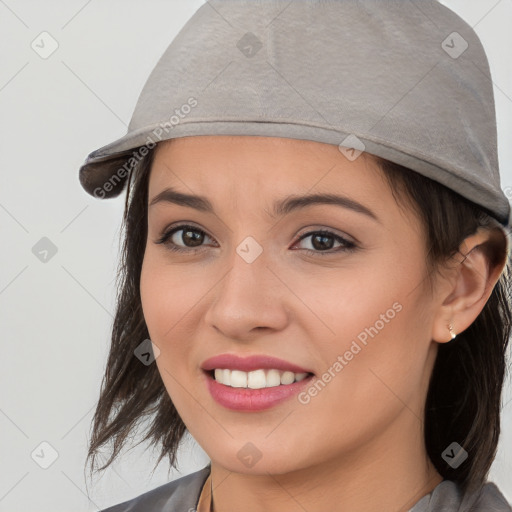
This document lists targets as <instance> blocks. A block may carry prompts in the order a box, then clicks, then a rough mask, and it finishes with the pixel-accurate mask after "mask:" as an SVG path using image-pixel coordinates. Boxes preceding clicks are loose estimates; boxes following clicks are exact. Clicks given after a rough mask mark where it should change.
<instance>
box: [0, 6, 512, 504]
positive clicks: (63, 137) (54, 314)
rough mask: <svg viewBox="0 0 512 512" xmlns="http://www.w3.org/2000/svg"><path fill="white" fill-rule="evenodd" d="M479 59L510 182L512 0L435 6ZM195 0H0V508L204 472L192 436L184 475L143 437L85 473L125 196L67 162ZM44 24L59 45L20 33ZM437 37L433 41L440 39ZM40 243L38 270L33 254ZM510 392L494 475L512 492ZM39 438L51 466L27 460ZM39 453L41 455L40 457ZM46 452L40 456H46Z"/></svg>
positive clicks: (80, 499)
mask: <svg viewBox="0 0 512 512" xmlns="http://www.w3.org/2000/svg"><path fill="white" fill-rule="evenodd" d="M443 3H445V4H446V5H448V6H449V7H451V8H452V9H453V10H455V11H456V12H457V13H459V14H460V15H461V16H462V17H463V18H464V19H465V20H466V21H467V22H468V23H470V24H471V25H472V26H474V27H475V30H476V31H477V33H478V35H479V36H480V37H481V39H482V42H483V44H484V47H485V48H486V51H487V52H488V56H489V60H490V64H491V70H492V73H493V81H494V83H495V95H496V106H497V116H498V128H499V157H500V165H501V173H502V187H503V188H505V187H507V186H510V185H512V144H511V143H510V141H511V140H512V99H511V98H512V72H511V71H512V66H511V62H512V61H511V59H510V54H511V49H512V33H511V31H510V26H511V22H512V0H500V1H497V0H471V1H468V0H446V1H444V2H443ZM202 4H203V0H193V1H191V0H165V1H164V0H159V1H157V0H151V1H147V2H142V1H138V2H136V1H134V0H131V1H128V0H109V1H103V2H100V1H99V0H89V1H86V0H68V1H66V2H64V1H60V2H58V1H55V0H53V1H49V0H47V1H45V2H37V1H29V0H0V56H1V60H0V62H1V66H0V119H1V127H0V130H1V131H0V141H1V143H0V144H1V151H0V176H1V187H0V232H1V234H2V244H1V248H2V250H1V251H0V315H1V322H0V329H1V331H0V332H1V334H0V336H1V343H2V354H3V357H2V359H1V362H0V365H1V366H0V371H1V388H2V393H1V399H0V431H1V436H0V443H1V444H0V449H1V458H0V464H1V474H2V478H1V480H0V512H3V511H9V512H16V511H24V512H26V511H30V510H38V511H39V512H46V511H50V510H51V511H52V512H60V511H69V510H75V511H80V510H83V511H86V510H98V509H101V508H105V507H106V506H108V505H111V504H114V503H119V502H121V501H124V500H126V499H128V498H131V497H133V496H135V495H138V494H140V493H142V492H145V491H147V490H149V489H151V488H153V487H156V486H158V485H160V484H162V483H165V482H167V481H168V480H169V479H174V478H177V477H178V476H181V475H183V474H188V473H190V472H192V471H195V470H197V469H200V468H202V467H204V465H205V464H206V463H207V462H208V458H207V457H206V455H205V454H204V452H203V451H202V449H201V448H200V447H199V446H198V445H197V444H196V443H195V442H194V441H193V440H189V441H188V442H187V443H186V444H185V445H184V446H183V449H182V451H181V456H180V458H179V460H180V473H178V472H175V471H172V472H171V474H170V476H169V477H168V474H167V468H166V467H165V464H161V465H160V466H159V468H158V469H157V470H156V471H155V473H154V474H153V475H151V470H152V468H153V465H154V462H155V460H156V455H157V454H156V452H151V451H149V450H147V449H146V448H145V447H144V445H142V446H141V447H139V448H137V449H135V450H133V451H130V452H127V453H126V452H125V456H124V457H123V458H122V459H121V460H120V461H119V462H118V463H116V464H115V465H114V466H113V467H112V468H111V469H109V470H107V471H106V472H105V473H104V474H103V476H102V477H101V478H96V479H94V480H93V482H92V483H91V482H90V481H88V482H87V483H88V485H87V486H86V480H85V477H84V462H85V454H86V446H87V438H88V435H89V427H90V422H91V418H92V413H93V407H94V405H95V401H96V399H97V396H98V391H99V386H100V383H101V377H102V374H103V369H104V365H105V362H106V356H107V349H108V343H109V333H110V326H111V321H112V314H113V311H114V300H115V289H114V275H115V271H116V265H117V258H118V236H119V228H120V223H121V216H122V210H123V206H124V202H123V201H124V195H123V196H121V197H119V198H117V199H114V200H107V201H101V200H97V199H94V198H93V197H91V196H89V195H87V194H86V193H85V192H84V191H83V190H82V188H81V187H80V185H79V182H78V168H79V166H80V165H81V164H82V162H83V160H84V158H85V156H86V155H87V154H88V153H89V152H90V151H92V150H94V149H96V148H98V147H100V146H103V145H105V144H107V143H108V142H111V141H113V140H115V139H117V138H118V137H120V136H122V135H124V133H125V132H126V126H127V124H128V122H129V120H130V117H131V114H132V112H133V108H134V106H135V103H136V101H137V98H138V95H139V93H140V91H141V89H142V86H143V85H144V82H145V80H146V79H147V77H148V75H149V73H150V71H151V70H152V69H153V67H154V65H155V64H156V62H157V60H158V58H159V57H160V55H161V54H162V53H163V52H164V50H165V49H166V48H167V46H168V44H169V43H170V42H171V40H172V39H173V37H174V36H175V35H176V34H177V32H178V31H179V30H180V29H181V27H182V26H183V25H184V24H185V22H186V21H187V20H188V19H189V18H190V17H191V16H192V14H193V13H194V12H195V11H196V9H197V8H198V7H199V6H200V5H202ZM42 31H48V32H49V33H50V34H51V35H52V37H53V38H54V39H55V40H56V41H57V42H58V45H59V47H58V49H57V50H56V51H55V53H54V54H53V55H51V56H50V57H49V58H48V59H42V58H41V57H40V56H39V55H38V54H36V53H35V51H34V50H33V49H32V48H31V42H32V41H33V40H34V39H35V38H37V37H38V36H39V34H40V33H41V32H42ZM440 43H441V42H440ZM44 236H45V237H48V238H49V239H50V240H51V241H52V242H53V243H54V244H55V246H56V247H57V253H56V254H55V256H54V257H53V258H51V259H50V260H49V261H48V262H47V263H42V262H41V261H39V260H38V259H37V258H36V257H35V256H34V254H33V253H32V247H33V246H34V245H35V244H36V242H38V241H39V240H40V239H41V238H42V237H44ZM511 399H512V389H511V384H510V378H509V380H508V382H507V388H506V390H505V395H504V401H503V403H504V404H505V403H507V402H508V404H507V405H506V406H505V407H504V409H503V416H502V431H503V434H502V437H501V440H500V444H499V451H498V456H497V458H496V461H495V463H494V465H493V468H492V472H491V475H490V480H492V481H494V482H496V483H497V485H498V486H499V487H500V489H501V490H502V492H503V493H504V494H505V496H506V498H507V499H508V500H509V501H512V477H511V475H512V457H511V456H512V401H511ZM43 441H46V442H48V443H50V445H52V446H53V447H54V449H55V450H56V451H57V453H58V458H57V460H56V461H55V462H54V463H53V464H52V465H51V466H50V467H49V468H48V469H42V468H40V467H39V466H38V465H37V464H36V463H35V462H34V461H33V460H32V458H31V453H32V452H33V450H34V449H35V448H36V447H38V446H39V445H40V443H41V442H43ZM45 453H46V454H48V453H49V450H46V451H45ZM45 456H47V455H45Z"/></svg>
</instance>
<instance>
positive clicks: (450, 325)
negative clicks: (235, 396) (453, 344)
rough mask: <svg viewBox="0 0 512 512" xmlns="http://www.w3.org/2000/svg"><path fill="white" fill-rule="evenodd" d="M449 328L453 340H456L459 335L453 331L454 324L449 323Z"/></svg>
mask: <svg viewBox="0 0 512 512" xmlns="http://www.w3.org/2000/svg"><path fill="white" fill-rule="evenodd" d="M448 330H449V331H450V334H451V337H452V340H454V339H455V338H456V337H457V335H456V334H455V332H454V331H453V327H452V324H448Z"/></svg>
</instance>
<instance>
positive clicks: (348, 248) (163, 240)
mask: <svg viewBox="0 0 512 512" xmlns="http://www.w3.org/2000/svg"><path fill="white" fill-rule="evenodd" d="M182 230H188V231H194V232H196V233H201V234H202V235H206V236H208V237H210V235H208V233H206V232H205V231H203V230H202V229H199V228H197V227H195V226H191V225H189V224H180V225H179V226H174V227H173V228H171V229H170V230H167V231H165V232H164V233H163V235H162V236H161V237H160V238H159V239H158V240H157V241H156V242H155V243H157V244H164V245H166V246H167V248H168V249H169V250H170V251H173V252H178V253H192V254H195V253H197V252H199V251H201V250H202V248H198V249H197V248H192V247H188V248H183V247H179V246H178V245H176V244H174V243H172V242H169V241H168V240H169V239H170V238H171V237H172V235H174V233H176V232H178V231H182ZM318 234H320V235H327V236H330V237H332V238H334V239H335V240H336V241H337V242H340V243H341V244H343V245H344V246H345V247H341V248H338V249H336V250H332V249H330V250H326V251H315V250H313V249H302V250H304V251H307V252H308V253H313V254H315V255H317V254H318V255H321V256H327V255H332V254H336V253H343V252H352V251H355V250H356V249H357V248H358V247H357V245H356V244H354V243H353V242H350V241H349V240H346V239H345V238H343V237H341V236H339V235H336V234H335V233H333V232H332V231H328V230H325V229H319V230H316V231H308V232H307V233H304V234H303V235H301V237H300V238H299V239H298V240H297V242H295V243H294V244H293V245H296V244H297V243H299V242H301V241H302V240H304V239H305V238H308V237H309V236H311V235H318ZM210 238H211V237H210Z"/></svg>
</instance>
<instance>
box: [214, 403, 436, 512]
mask: <svg viewBox="0 0 512 512" xmlns="http://www.w3.org/2000/svg"><path fill="white" fill-rule="evenodd" d="M402 419H403V420H404V419H405V420H404V421H402V422H401V426H400V428H398V426H399V425H398V424H396V423H395V424H394V425H392V426H390V428H389V429H388V431H386V432H384V433H382V434H381V435H380V436H379V437H374V438H373V439H372V440H371V441H370V442H368V443H367V444H365V445H364V446H362V447H361V448H359V449H356V450H352V451H351V452H350V453H344V454H343V455H341V456H338V457H335V458H332V459H330V460H328V461H323V462H322V464H319V465H315V466H309V467H304V468H302V469H296V470H294V471H292V472H286V473H272V471H271V469H268V470H264V469H263V468H261V469H260V471H259V472H258V473H257V474H256V473H255V474H243V473H236V472H232V471H229V470H228V469H226V468H224V467H222V466H220V465H219V464H216V463H215V462H214V461H212V463H211V479H212V483H213V504H214V510H215V511H219V510H221V511H222V512H235V511H239V510H244V511H245V512H263V511H265V512H277V511H279V512H283V511H286V512H295V511H297V512H303V511H304V510H308V512H317V511H318V512H320V511H325V510H340V511H341V510H350V511H351V512H381V511H382V510H393V511H396V512H408V511H409V510H410V508H411V507H413V506H414V504H415V503H417V502H418V501H419V500H420V499H421V498H422V497H423V496H425V495H426V494H428V493H429V492H431V491H432V490H433V489H434V488H435V487H436V486H437V485H438V484H439V483H440V482H441V481H442V480H443V478H442V477H441V475H440V474H439V473H438V472H437V471H436V469H435V468H434V466H433V465H432V463H431V462H430V460H429V459H428V457H427V455H426V450H425V447H424V441H423V435H422V432H421V428H420V427H421V423H420V421H418V418H417V417H416V416H414V415H412V414H410V411H406V412H404V414H403V418H402ZM398 423H400V422H398ZM404 423H405V424H406V425H404ZM404 427H405V428H404ZM404 432H414V435H413V436H408V437H407V436H404ZM255 468H257V466H255ZM333 503H335V504H336V508H335V509H334V508H333Z"/></svg>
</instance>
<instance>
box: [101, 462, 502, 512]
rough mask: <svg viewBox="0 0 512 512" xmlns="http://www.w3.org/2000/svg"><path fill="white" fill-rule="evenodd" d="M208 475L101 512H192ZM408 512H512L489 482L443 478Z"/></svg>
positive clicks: (193, 475)
mask: <svg viewBox="0 0 512 512" xmlns="http://www.w3.org/2000/svg"><path fill="white" fill-rule="evenodd" d="M209 474H210V465H209V464H208V465H207V466H206V467H204V468H203V469H201V470H199V471H196V472H195V473H191V474H190V475H186V476H184V477H181V478H178V479H177V480H173V481H172V482H169V483H167V484H164V485H161V486H160V487H157V488H156V489H153V490H151V491H149V492H146V493H144V494H141V495H140V496H137V497H136V498H133V499H132V500H129V501H125V502H124V503H120V504H119V505H115V506H113V507H109V508H107V509H104V510H102V511H101V512H195V511H196V510H197V504H198V501H199V495H200V493H201V489H202V488H203V485H204V483H205V482H206V479H207V478H208V475H209ZM409 512H512V508H511V506H510V504H509V503H507V500H506V499H505V497H504V496H503V494H501V492H500V490H499V489H498V488H497V487H496V485H495V484H493V483H491V482H488V483H486V484H485V485H484V486H483V487H482V489H481V491H480V492H479V493H473V494H466V495H464V496H461V493H460V491H459V489H458V487H457V485H456V484H455V483H454V482H452V481H450V480H443V481H442V482H441V483H440V484H439V485H438V486H437V487H436V488H435V489H434V490H433V491H432V492H431V493H430V494H428V495H426V496H424V497H423V498H421V500H420V501H418V502H417V503H416V505H414V507H413V508H411V509H410V510H409Z"/></svg>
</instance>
